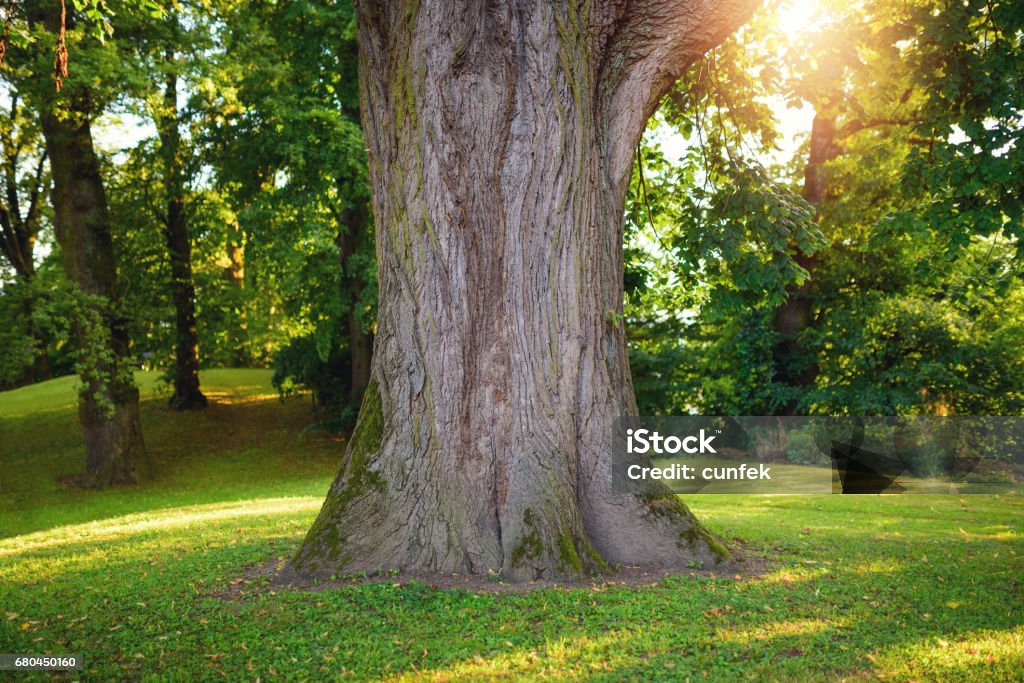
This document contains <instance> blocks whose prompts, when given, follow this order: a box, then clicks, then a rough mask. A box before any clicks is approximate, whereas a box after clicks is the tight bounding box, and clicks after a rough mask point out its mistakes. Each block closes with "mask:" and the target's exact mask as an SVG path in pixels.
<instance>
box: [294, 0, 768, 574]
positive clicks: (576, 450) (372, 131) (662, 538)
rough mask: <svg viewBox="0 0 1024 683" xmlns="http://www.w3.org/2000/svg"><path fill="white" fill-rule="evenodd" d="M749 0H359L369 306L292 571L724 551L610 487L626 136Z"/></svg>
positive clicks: (663, 501)
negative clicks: (347, 413) (356, 394)
mask: <svg viewBox="0 0 1024 683" xmlns="http://www.w3.org/2000/svg"><path fill="white" fill-rule="evenodd" d="M751 10H752V3H750V2H747V1H744V0H737V1H731V2H730V1H726V2H713V1H711V0H706V1H701V0H690V1H687V0H673V1H668V0H663V1H657V0H648V1H646V2H630V3H626V2H595V3H590V2H550V1H546V0H536V1H529V0H517V1H515V2H508V3H498V2H477V1H476V0H462V1H453V0H420V1H409V2H386V3H385V2H370V1H364V2H361V3H359V6H358V8H357V12H358V31H359V40H360V85H361V97H362V111H363V123H364V131H365V135H366V140H367V145H368V152H369V164H370V179H371V187H372V190H373V209H374V215H375V217H376V219H377V221H378V229H377V232H376V239H377V259H378V268H379V284H380V307H379V312H378V321H377V334H376V337H375V340H374V342H375V343H374V355H373V361H372V369H371V381H370V385H369V387H368V388H367V391H366V394H365V397H364V399H363V407H362V410H361V413H360V418H359V422H358V424H357V426H356V430H355V433H354V434H353V436H352V439H351V442H350V445H349V447H348V450H347V453H346V460H345V464H344V466H343V467H342V470H341V472H340V473H339V475H338V477H337V479H336V480H335V482H334V484H333V485H332V487H331V490H330V492H329V494H328V496H327V499H326V501H325V503H324V506H323V509H322V510H321V512H320V515H319V517H318V518H317V520H316V522H315V523H314V525H313V527H312V528H311V529H310V531H309V534H308V535H307V537H306V539H305V541H304V543H303V545H302V547H301V548H300V550H299V552H298V554H297V555H296V556H295V558H294V559H293V560H292V562H291V564H290V571H291V572H293V573H298V574H300V575H306V576H310V575H313V576H315V575H330V574H336V573H337V574H344V573H348V572H355V571H360V570H367V571H373V570H377V569H400V570H422V571H438V572H461V573H474V574H484V573H487V572H495V571H496V572H501V574H502V575H503V576H504V577H506V578H508V579H510V580H531V579H537V578H541V577H555V576H578V575H580V574H583V573H588V572H594V571H600V570H603V569H605V568H607V566H608V564H609V563H619V562H631V563H632V562H635V563H650V564H658V565H675V566H682V565H683V564H685V563H686V562H688V561H691V560H698V561H708V562H714V561H718V560H720V559H722V558H723V557H724V556H725V555H726V554H727V551H725V549H724V548H723V547H722V546H721V545H720V544H719V543H718V542H717V540H715V539H714V537H713V536H712V535H711V534H710V533H708V532H707V531H706V530H705V529H704V528H703V527H702V526H701V525H700V524H699V523H698V522H697V521H696V519H695V518H694V517H693V515H692V514H691V513H690V512H689V510H688V509H687V508H686V507H685V506H683V505H682V503H680V502H679V500H678V498H676V497H675V496H670V495H665V496H659V497H655V498H640V497H637V496H631V495H616V494H615V493H613V492H612V490H611V469H610V468H611V462H610V461H611V428H612V422H613V419H614V418H615V417H616V416H620V415H631V414H635V412H636V406H635V400H634V397H633V390H632V385H631V382H630V377H629V368H628V365H627V360H626V348H625V335H624V330H623V326H622V303H623V301H622V299H623V296H622V291H623V289H622V276H623V265H622V240H623V219H622V216H623V210H624V206H625V196H626V189H627V184H628V180H629V172H630V168H631V161H632V150H633V148H634V146H635V144H636V141H637V140H638V139H639V136H640V134H641V132H642V129H643V125H644V123H645V122H646V120H647V118H648V117H649V116H650V114H651V113H652V112H653V111H654V109H655V108H656V106H657V104H658V101H659V100H660V98H661V96H662V95H663V93H664V91H665V90H666V89H667V87H668V86H669V85H670V84H672V83H673V82H674V81H675V80H676V79H677V77H678V76H679V74H680V73H681V71H682V70H683V69H684V68H685V67H686V66H687V65H688V64H689V63H691V62H692V61H693V60H694V59H695V58H697V57H698V56H699V55H700V54H702V53H703V52H704V51H706V50H707V49H709V48H710V47H712V46H714V45H715V44H717V43H718V42H720V41H721V40H722V39H723V38H724V37H725V36H726V35H727V34H728V33H729V32H730V31H731V30H733V29H734V28H736V27H737V26H738V25H739V24H740V23H742V22H743V21H744V20H745V18H746V16H747V15H748V13H749V12H750V11H751Z"/></svg>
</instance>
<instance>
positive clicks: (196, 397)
mask: <svg viewBox="0 0 1024 683" xmlns="http://www.w3.org/2000/svg"><path fill="white" fill-rule="evenodd" d="M167 405H168V406H170V408H171V410H202V409H203V408H205V407H206V406H207V405H209V400H208V399H207V398H206V395H205V394H203V392H201V391H199V389H196V390H195V391H187V392H177V391H176V392H174V395H173V396H171V398H170V399H169V400H168V401H167Z"/></svg>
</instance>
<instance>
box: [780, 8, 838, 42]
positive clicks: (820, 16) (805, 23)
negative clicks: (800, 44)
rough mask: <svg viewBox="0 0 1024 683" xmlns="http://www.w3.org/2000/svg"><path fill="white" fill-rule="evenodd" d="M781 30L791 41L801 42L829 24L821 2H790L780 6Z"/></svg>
mask: <svg viewBox="0 0 1024 683" xmlns="http://www.w3.org/2000/svg"><path fill="white" fill-rule="evenodd" d="M778 17H779V19H778V24H779V30H780V31H781V32H782V33H784V34H785V35H786V37H787V38H789V39H790V40H800V39H801V38H803V37H805V36H806V35H807V34H808V33H812V32H814V31H817V30H819V29H821V27H822V26H824V25H825V24H826V23H828V13H827V11H826V10H825V8H824V7H822V4H821V2H820V0H788V1H787V2H783V3H782V4H781V5H780V6H779V15H778Z"/></svg>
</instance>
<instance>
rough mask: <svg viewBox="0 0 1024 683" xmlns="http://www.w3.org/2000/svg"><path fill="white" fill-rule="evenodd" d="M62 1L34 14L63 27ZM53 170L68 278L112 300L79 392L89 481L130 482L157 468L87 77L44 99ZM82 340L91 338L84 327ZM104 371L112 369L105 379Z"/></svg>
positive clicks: (51, 27)
mask: <svg viewBox="0 0 1024 683" xmlns="http://www.w3.org/2000/svg"><path fill="white" fill-rule="evenodd" d="M59 12H60V6H59V5H53V3H46V2H40V3H34V4H33V5H32V6H31V7H30V8H29V19H30V21H32V22H39V23H42V24H43V25H44V26H45V27H46V28H47V29H48V30H49V31H50V32H51V33H55V32H56V30H57V27H58V26H59V21H60V15H59ZM37 106H38V110H39V112H40V124H41V128H42V132H43V138H44V139H45V141H46V150H47V155H48V156H49V159H50V171H51V175H52V177H53V186H52V191H51V199H52V202H53V210H54V231H55V233H56V237H57V241H58V243H59V244H60V248H61V253H62V254H63V258H64V270H65V273H66V274H67V276H68V279H69V280H71V281H72V282H74V283H76V284H77V285H78V286H79V287H81V289H82V290H83V291H84V292H86V293H88V294H93V295H98V296H101V297H103V298H105V299H106V300H107V301H108V302H110V304H111V306H110V307H108V310H107V311H105V313H104V315H105V316H106V317H105V322H106V324H107V325H108V326H109V331H110V334H109V343H110V347H111V348H110V349H109V353H104V354H91V355H92V357H93V358H94V359H95V367H92V368H89V372H88V373H87V374H89V375H91V376H93V379H91V380H89V379H86V378H85V377H83V380H84V381H85V382H86V386H85V388H84V389H83V391H82V392H81V393H80V394H79V420H80V422H81V424H82V428H83V430H84V432H85V446H86V469H85V473H84V474H83V475H82V477H81V478H80V479H79V483H81V484H82V485H84V486H106V485H109V484H130V483H135V482H138V481H140V480H142V479H144V478H146V477H147V476H148V475H149V474H150V463H149V459H148V457H147V454H146V449H145V444H144V442H143V439H142V428H141V426H140V424H139V392H138V390H137V389H136V388H135V386H134V385H133V384H132V383H131V380H130V377H131V375H130V373H128V372H126V371H125V363H126V362H127V357H128V353H129V340H128V333H127V326H126V325H125V321H124V320H123V319H121V318H120V317H119V315H118V314H117V313H116V305H115V304H116V302H117V300H118V298H119V291H118V286H117V267H116V263H115V260H114V246H113V241H112V239H111V235H110V216H109V212H108V210H107V200H106V195H105V193H104V189H103V180H102V178H101V176H100V164H99V158H98V157H97V155H96V151H95V148H94V146H93V139H92V131H91V128H90V125H89V121H90V116H91V114H92V112H91V104H90V98H89V92H88V90H87V89H86V88H85V87H83V86H82V85H80V84H76V85H73V86H70V87H66V88H65V89H64V90H63V92H62V93H61V94H60V95H59V96H52V95H51V96H45V97H41V98H40V102H39V103H38V104H37ZM79 343H80V344H84V343H87V342H86V341H85V340H84V339H83V338H82V334H81V330H79ZM96 377H107V378H108V379H109V381H100V380H99V379H96Z"/></svg>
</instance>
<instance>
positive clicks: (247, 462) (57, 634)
mask: <svg viewBox="0 0 1024 683" xmlns="http://www.w3.org/2000/svg"><path fill="white" fill-rule="evenodd" d="M141 381H142V383H143V385H144V387H146V391H145V395H146V396H147V401H146V403H145V405H144V411H143V417H144V429H145V431H146V438H147V442H148V444H149V447H150V449H151V450H152V451H153V453H154V455H155V456H156V458H157V463H158V468H159V471H160V477H159V479H158V480H157V481H155V482H152V483H150V484H146V485H145V486H141V487H137V488H134V489H129V488H123V489H117V490H111V491H102V492H83V491H74V490H66V489H63V488H62V487H60V486H59V485H57V484H55V480H56V478H57V477H59V476H63V475H66V474H73V473H74V472H76V471H77V469H78V467H80V462H81V460H82V451H81V447H80V445H79V444H78V438H79V434H78V431H77V427H76V425H75V416H74V411H73V401H74V396H73V393H72V387H73V382H71V381H69V380H57V381H55V382H51V383H47V384H44V385H40V386H36V387H30V388H27V389H20V390H18V391H14V392H8V393H3V394H0V444H2V446H0V448H2V450H0V466H2V469H0V477H2V486H3V489H2V491H3V494H2V495H3V496H4V498H3V507H2V508H0V537H2V538H0V651H3V652H33V653H43V652H48V653H80V654H82V655H84V656H85V658H86V662H87V665H86V670H85V672H84V673H85V675H84V676H83V678H86V679H91V680H124V679H141V680H256V679H257V678H259V679H261V680H269V679H275V678H277V679H282V680H294V679H306V680H319V679H333V678H338V679H348V678H351V679H352V680H380V679H386V680H390V679H398V680H403V679H404V680H421V679H426V680H491V679H494V678H500V677H511V678H525V679H535V678H541V677H547V678H553V679H586V680H623V679H626V680H629V679H633V680H645V681H646V680H687V679H691V680H695V681H703V680H736V679H740V680H743V679H759V680H821V679H824V680H833V679H852V680H860V679H865V680H866V679H876V678H879V677H884V678H885V679H886V680H903V681H907V680H919V681H925V680H942V681H945V680H972V681H979V680H1006V681H1011V680H1020V679H1022V678H1024V659H1022V654H1021V653H1022V652H1024V585H1022V584H1024V561H1022V560H1024V544H1022V536H1021V533H1022V531H1024V530H1022V522H1024V503H1022V500H1021V498H1020V497H1019V496H1003V497H998V496H982V495H974V496H962V497H956V496H931V495H916V496H888V497H871V496H846V497H844V496H752V495H719V496H711V495H705V496H690V497H689V499H688V502H689V503H690V504H691V506H692V507H693V509H694V510H695V512H696V513H697V514H698V515H699V516H701V517H702V518H704V519H706V520H707V521H708V523H709V524H710V525H711V526H712V528H713V529H714V530H715V531H717V532H719V533H721V534H722V535H724V536H725V537H727V538H736V537H742V538H743V539H745V541H746V543H747V548H748V551H752V552H759V553H762V554H765V555H767V556H768V557H769V558H770V559H771V562H772V564H771V566H770V568H769V571H768V572H767V573H766V574H764V575H763V576H758V577H738V578H737V577H719V578H707V577H702V576H699V575H688V574H684V575H681V576H677V577H673V578H670V579H666V580H664V581H662V582H660V583H658V584H657V585H653V586H650V587H643V588H637V587H624V586H614V585H610V586H608V587H606V588H604V589H602V590H596V591H595V590H555V589H544V590H536V591H532V592H528V593H522V594H501V595H476V594H473V593H470V592H467V591H461V590H436V589H432V588H431V587H429V586H425V585H421V584H409V585H397V586H396V585H392V584H391V583H387V582H385V583H382V584H375V585H368V584H353V585H349V586H344V587H342V588H331V589H327V590H322V591H313V592H301V591H294V590H275V591H268V590H266V587H265V586H264V587H261V586H259V585H256V584H258V583H259V580H254V581H253V582H252V583H250V584H245V583H239V580H240V577H242V576H243V574H244V573H245V571H246V570H247V569H248V568H250V567H253V566H254V565H258V564H260V563H262V562H264V561H266V560H268V559H270V558H286V557H287V556H288V555H289V554H290V553H291V552H292V551H293V549H294V548H295V546H296V544H297V543H298V542H299V541H300V540H301V538H302V535H303V533H304V531H305V530H306V528H308V526H309V524H310V523H311V522H312V519H313V517H314V516H315V514H316V511H317V509H318V508H319V505H320V502H321V499H322V496H323V494H324V492H325V490H326V488H327V486H328V485H329V482H330V479H331V476H332V475H333V470H334V468H335V467H336V465H337V462H338V458H339V457H340V451H341V444H339V443H337V442H335V441H331V440H328V439H324V438H319V437H318V438H310V437H307V438H304V439H301V440H300V439H299V438H298V434H299V432H300V431H301V430H302V428H303V427H304V426H305V425H306V424H307V423H308V419H309V418H308V412H309V404H308V402H307V401H305V400H302V399H299V400H293V401H289V402H286V403H281V402H280V401H278V400H277V399H276V398H275V397H274V396H273V393H272V392H271V390H270V388H269V386H268V375H267V374H266V373H262V372H259V371H220V372H209V373H206V374H205V375H204V377H203V382H204V387H205V388H206V389H207V390H208V391H209V392H210V393H211V395H212V396H213V397H214V399H215V402H216V405H214V406H212V408H211V410H210V411H208V412H207V413H204V414H199V415H179V414H175V413H171V412H170V411H168V410H165V409H164V408H163V403H162V398H161V397H159V396H158V395H157V392H156V390H155V386H154V384H153V382H152V380H151V378H149V377H143V378H142V380H141ZM230 587H234V588H236V589H239V588H240V589H241V590H242V591H243V594H244V595H245V597H244V598H243V599H241V600H223V599H219V598H217V597H213V595H212V594H213V593H215V592H217V591H221V590H224V589H228V588H230ZM20 677H24V676H20ZM19 679H20V678H19Z"/></svg>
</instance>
